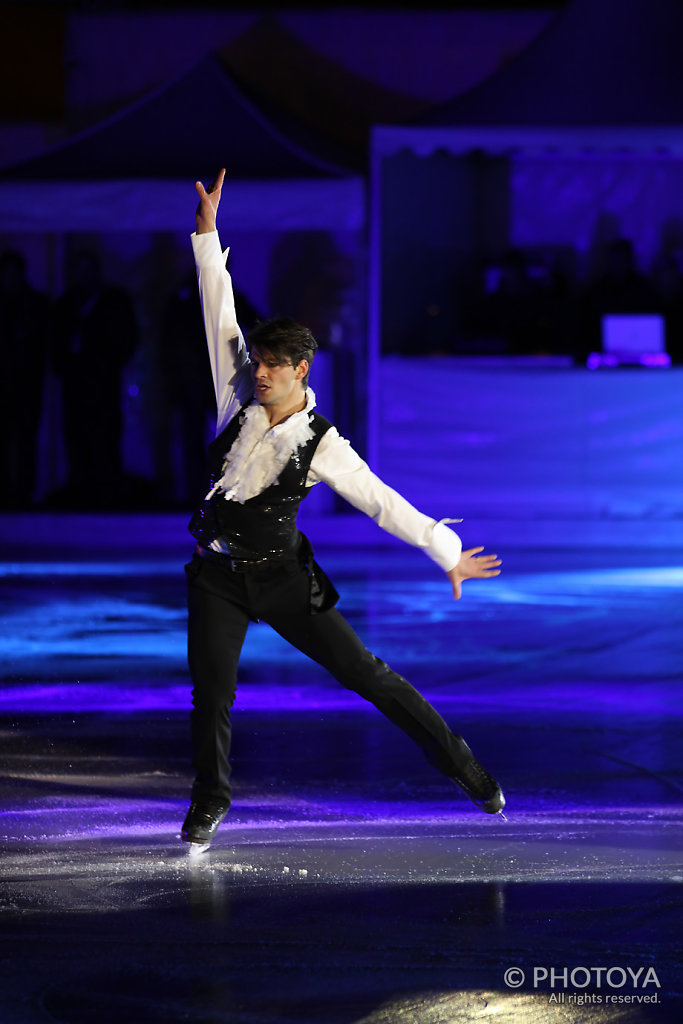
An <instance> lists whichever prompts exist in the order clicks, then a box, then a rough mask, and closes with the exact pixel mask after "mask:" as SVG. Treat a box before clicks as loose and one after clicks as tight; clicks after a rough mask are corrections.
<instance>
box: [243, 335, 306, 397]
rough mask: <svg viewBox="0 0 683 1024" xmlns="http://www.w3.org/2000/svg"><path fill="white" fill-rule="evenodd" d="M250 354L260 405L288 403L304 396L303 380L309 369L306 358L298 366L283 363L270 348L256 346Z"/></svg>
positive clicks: (256, 393) (255, 392) (255, 393)
mask: <svg viewBox="0 0 683 1024" xmlns="http://www.w3.org/2000/svg"><path fill="white" fill-rule="evenodd" d="M249 355H250V358H251V374H252V378H253V380H254V396H255V398H256V401H257V402H258V403H259V405H278V404H280V403H283V404H288V403H289V402H294V401H296V399H297V398H299V397H301V398H302V397H303V389H302V387H301V381H302V380H303V378H304V377H305V376H306V371H307V370H308V363H307V362H306V360H305V359H302V361H301V362H300V363H299V364H298V366H292V364H291V363H281V362H280V361H279V360H278V359H277V358H276V357H275V356H274V355H273V353H272V352H269V351H268V349H259V348H256V347H254V348H252V350H251V352H250V353H249Z"/></svg>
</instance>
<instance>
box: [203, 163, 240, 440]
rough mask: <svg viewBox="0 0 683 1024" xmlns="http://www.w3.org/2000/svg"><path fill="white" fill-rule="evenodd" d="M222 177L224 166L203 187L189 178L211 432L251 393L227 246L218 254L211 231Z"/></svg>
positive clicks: (216, 236)
mask: <svg viewBox="0 0 683 1024" xmlns="http://www.w3.org/2000/svg"><path fill="white" fill-rule="evenodd" d="M224 178H225V169H222V170H221V172H220V173H219V175H218V177H217V178H216V180H215V181H214V182H213V184H211V185H210V186H209V187H208V188H205V187H204V185H203V184H202V183H201V181H197V182H195V188H196V189H197V193H198V195H199V204H198V206H197V210H196V213H195V220H196V224H197V230H196V232H195V233H194V234H193V235H192V248H193V250H194V257H195V263H196V265H197V278H198V281H199V294H200V297H201V302H202V313H203V316H204V328H205V331H206V341H207V344H208V347H209V359H210V361H211V372H212V375H213V385H214V389H215V392H216V404H217V407H218V419H217V423H216V433H217V434H219V433H220V432H221V430H223V428H224V427H225V426H226V424H227V423H228V422H229V421H230V420H231V419H232V417H233V416H234V415H235V414H236V413H237V411H238V410H239V409H240V408H241V406H242V405H243V404H244V403H245V402H246V401H247V399H248V398H249V397H250V395H251V393H252V382H251V373H250V370H249V356H248V354H247V348H246V345H245V344H244V338H243V337H242V332H241V330H240V328H239V325H238V323H237V315H236V312H235V299H234V296H233V291H232V281H231V280H230V275H229V274H228V271H227V269H226V266H225V260H226V258H227V251H226V252H225V253H224V252H223V251H222V250H221V245H220V240H219V238H218V233H217V231H216V214H217V212H218V205H219V203H220V200H221V190H222V188H223V180H224Z"/></svg>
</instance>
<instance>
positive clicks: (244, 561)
mask: <svg viewBox="0 0 683 1024" xmlns="http://www.w3.org/2000/svg"><path fill="white" fill-rule="evenodd" d="M194 551H195V554H196V555H199V557H200V558H208V559H211V560H212V561H216V562H218V563H219V564H220V565H222V566H223V567H224V568H225V569H228V570H229V571H230V572H250V571H251V570H252V569H265V568H267V567H268V566H269V565H272V566H276V565H280V564H281V563H282V562H284V561H285V560H286V559H287V558H291V557H292V556H291V555H280V556H279V557H277V556H276V557H274V558H273V557H271V558H254V559H249V558H233V557H232V555H229V554H227V553H225V552H223V551H214V550H213V549H212V548H204V547H202V545H201V544H197V546H196V548H195V549H194Z"/></svg>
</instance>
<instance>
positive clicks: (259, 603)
mask: <svg viewBox="0 0 683 1024" xmlns="http://www.w3.org/2000/svg"><path fill="white" fill-rule="evenodd" d="M185 572H186V575H187V582H188V609H189V619H188V661H189V666H190V673H191V675H192V682H193V684H194V685H193V690H192V703H193V708H192V712H191V730H192V744H193V750H194V766H195V770H196V778H195V783H194V787H193V797H194V798H200V799H202V798H211V799H217V800H221V801H223V802H225V803H227V804H229V803H230V797H231V788H230V764H229V760H228V758H229V754H230V737H231V722H230V709H231V707H232V704H233V701H234V699H235V690H236V686H237V665H238V661H239V657H240V652H241V650H242V645H243V643H244V638H245V636H246V632H247V627H248V625H249V622H250V621H254V620H261V621H263V622H267V623H268V624H269V625H270V626H272V627H273V629H275V630H276V631H277V632H278V633H279V634H280V635H281V636H282V637H284V639H285V640H287V641H289V643H291V644H293V645H294V646H295V647H297V648H298V649H299V650H300V651H302V652H303V653H304V654H306V655H308V657H309V658H312V659H313V660H314V661H316V662H317V663H318V664H319V665H322V667H323V668H325V669H327V671H328V672H330V673H331V675H333V676H334V678H335V679H336V680H337V681H338V682H339V683H341V685H342V686H343V687H345V688H346V689H348V690H353V691H354V692H355V693H357V694H359V695H360V696H361V697H364V698H365V700H368V701H370V702H371V703H372V704H374V705H375V707H376V708H378V710H379V711H381V712H382V714H384V715H386V717H387V718H388V719H389V720H390V721H392V722H393V723H394V724H395V725H397V726H398V727H399V728H400V729H402V730H403V731H404V732H405V733H407V735H408V736H410V738H411V739H412V740H414V741H415V743H417V745H418V746H419V747H421V749H422V750H423V751H424V754H425V756H426V757H427V759H428V761H429V762H430V763H431V764H433V765H434V767H435V768H437V769H438V770H439V771H440V772H441V773H442V774H443V775H446V776H448V777H452V776H453V775H454V774H455V771H456V764H455V760H454V758H455V750H454V747H455V743H454V737H453V734H452V733H451V731H450V729H449V728H448V726H447V725H446V723H445V722H444V720H443V718H442V717H441V716H440V715H439V714H438V712H437V711H435V709H434V708H433V707H432V706H431V704H430V703H429V702H428V701H427V700H425V698H424V697H423V696H422V694H420V693H418V691H417V690H416V689H415V688H414V687H413V686H411V684H410V683H409V682H408V681H407V680H406V679H404V678H403V677H402V676H400V675H398V674H397V673H396V672H394V671H392V669H391V668H389V666H388V665H387V664H386V663H385V662H383V661H380V659H379V658H376V657H375V656H374V655H373V654H371V653H370V651H368V650H367V648H366V647H365V645H364V644H363V642H362V641H361V640H360V638H359V637H358V636H357V635H356V633H355V632H354V631H353V629H352V628H351V626H350V625H349V624H348V622H347V621H346V619H345V618H344V617H343V616H342V615H341V614H340V613H339V612H338V611H337V609H336V608H331V609H330V610H328V611H325V612H321V613H319V614H311V609H310V580H309V577H308V574H307V571H306V567H305V566H302V565H300V564H299V563H298V562H297V561H290V562H284V563H281V564H279V565H278V566H277V568H272V567H269V568H268V569H267V570H263V569H261V570H252V571H250V572H247V573H234V572H232V571H231V570H230V569H228V568H226V567H225V566H224V565H222V564H221V563H220V556H219V559H207V558H202V557H200V556H199V555H196V554H195V555H194V556H193V558H192V561H191V562H190V563H189V564H188V565H186V566H185Z"/></svg>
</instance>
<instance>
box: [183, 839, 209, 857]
mask: <svg viewBox="0 0 683 1024" xmlns="http://www.w3.org/2000/svg"><path fill="white" fill-rule="evenodd" d="M188 847H189V849H188V851H187V856H188V857H189V859H190V860H196V859H197V858H198V857H201V856H202V854H203V853H206V851H207V850H209V849H211V843H188Z"/></svg>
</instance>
